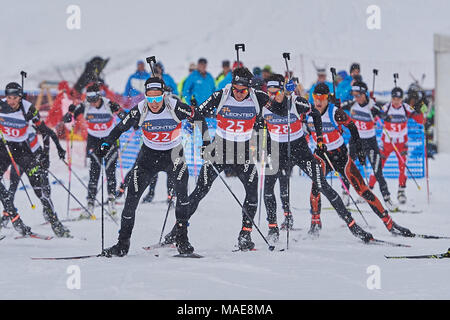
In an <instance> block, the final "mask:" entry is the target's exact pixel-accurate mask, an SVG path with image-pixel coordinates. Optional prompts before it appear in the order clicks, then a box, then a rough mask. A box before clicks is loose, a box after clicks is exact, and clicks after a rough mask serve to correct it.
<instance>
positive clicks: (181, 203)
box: [105, 100, 194, 241]
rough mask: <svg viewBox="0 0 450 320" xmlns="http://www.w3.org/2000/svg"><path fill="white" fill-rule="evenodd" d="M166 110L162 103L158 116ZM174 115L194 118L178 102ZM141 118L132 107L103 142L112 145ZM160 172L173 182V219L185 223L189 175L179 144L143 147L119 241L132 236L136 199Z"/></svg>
mask: <svg viewBox="0 0 450 320" xmlns="http://www.w3.org/2000/svg"><path fill="white" fill-rule="evenodd" d="M165 108H167V106H166V102H164V104H163V107H162V108H161V110H160V111H159V112H158V114H159V113H162V112H163V111H164V110H165ZM174 112H175V114H176V116H177V117H178V119H179V120H184V119H190V118H191V117H192V116H193V115H194V111H193V109H192V108H191V107H190V106H189V105H187V104H184V103H182V102H180V101H179V100H178V101H177V103H176V105H175V106H174ZM147 115H150V116H151V115H152V113H151V111H148V114H147ZM140 118H141V113H140V111H139V108H138V106H135V107H133V108H132V109H131V110H130V112H129V113H128V114H127V116H126V117H125V118H124V119H123V120H122V121H121V122H119V124H117V126H116V127H115V128H114V129H113V130H112V131H111V133H110V134H109V136H108V137H107V138H106V139H105V140H106V142H107V143H109V144H110V145H113V144H114V143H115V141H116V140H117V139H118V138H119V137H120V135H121V134H122V133H123V132H125V131H127V130H129V129H130V128H131V127H132V126H135V127H136V126H137V124H138V123H139V120H140ZM150 121H151V120H150ZM161 171H164V172H166V173H167V175H168V176H170V177H171V179H172V180H173V181H174V188H175V192H176V194H177V202H176V209H175V216H176V219H177V220H180V221H187V220H188V206H189V202H188V195H187V184H188V179H189V173H188V169H187V164H186V161H185V159H184V155H183V148H182V145H181V143H180V144H179V145H178V146H176V147H174V148H173V149H169V150H155V149H151V148H150V147H148V146H146V145H145V144H143V145H142V147H141V150H140V151H139V154H138V157H137V160H136V163H135V165H134V167H133V169H132V170H131V179H130V181H129V183H128V186H127V189H128V192H127V197H126V200H125V205H124V209H123V211H122V219H121V227H120V231H119V241H120V240H127V239H129V238H130V237H131V233H132V230H133V227H134V222H135V214H136V208H137V206H138V204H139V199H140V198H141V196H142V194H143V192H144V191H145V189H146V188H147V187H148V185H149V183H150V180H151V179H152V178H153V177H154V176H155V175H156V174H158V172H161Z"/></svg>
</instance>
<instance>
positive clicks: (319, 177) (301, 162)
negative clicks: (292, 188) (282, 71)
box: [269, 97, 355, 232]
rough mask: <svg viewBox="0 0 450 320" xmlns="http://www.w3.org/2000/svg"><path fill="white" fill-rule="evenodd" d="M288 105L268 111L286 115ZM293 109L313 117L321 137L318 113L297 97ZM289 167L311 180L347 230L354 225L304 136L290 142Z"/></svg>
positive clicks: (284, 104)
mask: <svg viewBox="0 0 450 320" xmlns="http://www.w3.org/2000/svg"><path fill="white" fill-rule="evenodd" d="M290 105H291V103H290V100H289V102H288V99H287V98H285V99H284V101H283V104H282V106H281V107H279V106H272V107H271V108H269V110H270V111H272V112H273V113H276V114H279V115H286V114H287V110H288V106H290ZM295 107H296V108H297V112H298V114H305V113H310V115H311V116H312V117H313V121H314V127H315V128H316V134H317V137H322V119H321V114H320V112H319V111H318V110H317V109H316V108H314V107H313V106H310V105H309V103H308V102H307V100H306V99H304V98H302V97H297V99H296V101H295ZM290 165H291V168H292V167H293V166H295V165H298V166H299V167H300V169H301V170H303V171H304V172H305V173H306V174H307V175H308V177H310V178H311V179H312V181H313V183H315V184H316V186H317V190H319V191H320V192H321V193H322V194H323V195H324V196H325V197H326V198H327V199H328V201H330V203H331V205H332V206H333V207H334V208H335V209H336V211H337V213H338V215H339V216H340V217H341V218H342V219H343V220H344V221H345V222H346V223H347V226H348V227H349V228H350V227H352V226H354V225H355V222H354V220H353V218H352V216H351V214H350V213H349V212H348V210H347V208H346V207H345V205H344V203H343V202H342V199H341V198H340V197H339V194H338V193H337V192H336V191H335V190H334V189H333V188H332V187H331V186H330V185H329V184H328V182H327V180H326V177H325V175H324V173H323V171H322V168H321V165H320V162H319V161H318V160H317V159H316V158H315V156H314V155H313V154H312V152H311V150H310V148H309V146H308V143H307V141H306V138H305V137H304V136H303V137H301V138H300V139H297V140H294V141H292V142H291V159H290ZM352 232H353V231H352Z"/></svg>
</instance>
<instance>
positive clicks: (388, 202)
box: [383, 195, 398, 212]
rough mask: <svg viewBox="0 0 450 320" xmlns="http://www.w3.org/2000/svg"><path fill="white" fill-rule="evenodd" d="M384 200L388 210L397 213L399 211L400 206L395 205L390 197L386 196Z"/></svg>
mask: <svg viewBox="0 0 450 320" xmlns="http://www.w3.org/2000/svg"><path fill="white" fill-rule="evenodd" d="M383 199H384V203H385V204H386V207H387V208H388V210H389V211H390V212H396V211H398V205H397V204H395V203H394V202H393V201H392V200H391V197H390V195H385V196H384V197H383Z"/></svg>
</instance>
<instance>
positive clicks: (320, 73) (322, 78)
mask: <svg viewBox="0 0 450 320" xmlns="http://www.w3.org/2000/svg"><path fill="white" fill-rule="evenodd" d="M319 83H325V84H326V85H327V86H328V88H329V89H330V92H333V84H332V83H331V82H329V81H327V71H326V70H325V68H320V69H317V81H316V83H314V84H313V85H312V87H311V89H309V94H308V101H309V103H310V104H311V105H314V99H313V92H314V89H315V88H316V86H317V85H318V84H319Z"/></svg>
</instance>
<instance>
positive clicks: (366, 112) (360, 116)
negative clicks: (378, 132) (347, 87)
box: [350, 100, 375, 139]
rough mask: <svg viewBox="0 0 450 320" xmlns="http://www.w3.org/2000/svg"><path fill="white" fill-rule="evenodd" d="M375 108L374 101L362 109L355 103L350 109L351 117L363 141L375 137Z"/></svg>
mask: <svg viewBox="0 0 450 320" xmlns="http://www.w3.org/2000/svg"><path fill="white" fill-rule="evenodd" d="M373 106H374V102H373V100H369V103H368V104H367V105H366V106H365V107H361V106H360V105H359V104H358V103H356V102H355V103H354V104H353V106H352V108H351V109H350V116H351V118H352V120H353V122H354V123H355V125H356V127H357V128H358V133H359V136H360V137H361V138H362V139H369V138H372V137H375V121H374V119H373V116H372V112H371V109H372V107H373Z"/></svg>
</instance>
